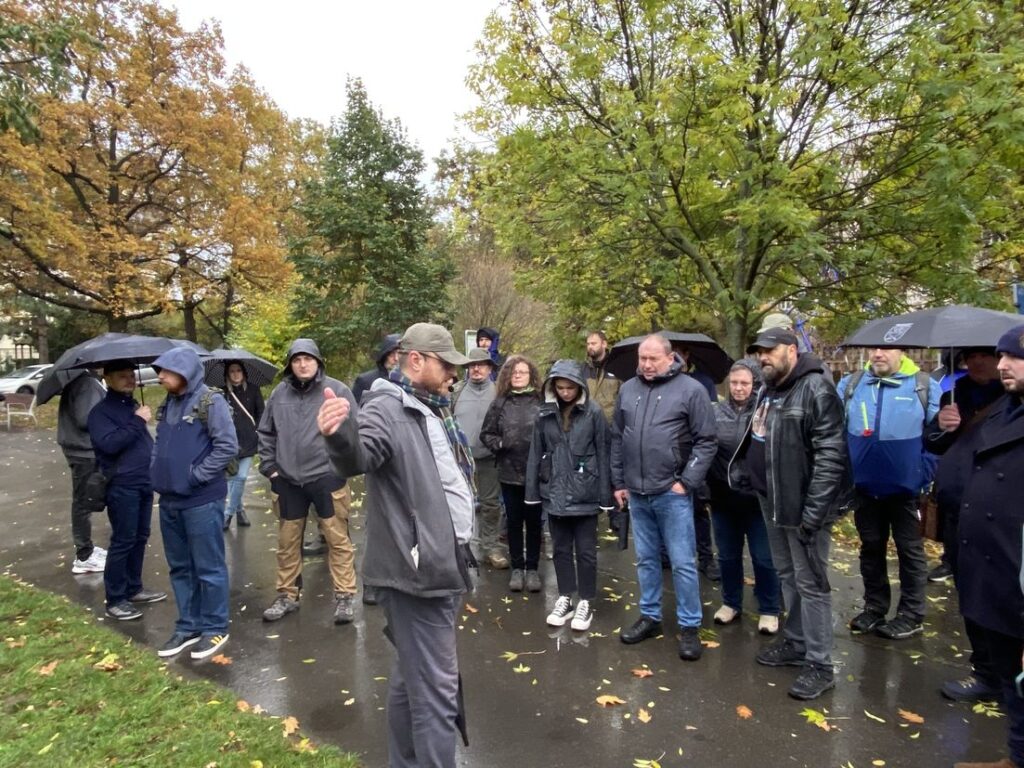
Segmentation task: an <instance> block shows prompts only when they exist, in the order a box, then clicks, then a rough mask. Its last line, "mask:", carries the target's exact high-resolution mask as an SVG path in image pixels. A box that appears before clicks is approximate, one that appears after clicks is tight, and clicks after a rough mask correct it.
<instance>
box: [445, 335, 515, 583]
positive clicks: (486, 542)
mask: <svg viewBox="0 0 1024 768" xmlns="http://www.w3.org/2000/svg"><path fill="white" fill-rule="evenodd" d="M469 359H470V361H471V362H470V364H469V366H468V369H467V377H466V379H464V380H463V381H461V382H459V383H458V384H456V385H455V392H454V393H453V394H452V411H453V413H454V414H455V418H456V419H457V420H458V422H459V426H460V427H461V428H462V431H463V432H464V433H465V434H466V439H467V440H468V441H469V449H470V451H471V452H472V454H473V464H474V467H475V468H474V471H473V480H474V482H475V484H476V502H477V525H476V535H475V536H474V537H473V543H474V545H476V546H477V547H478V548H479V550H478V551H479V552H480V557H481V558H483V557H486V558H487V562H488V563H490V566H491V567H492V568H495V569H497V570H504V569H505V568H508V555H507V554H506V553H505V552H504V550H503V548H502V546H501V542H500V541H499V538H498V537H499V534H500V533H501V530H500V525H501V502H500V501H499V500H498V499H499V496H500V491H501V484H500V483H499V482H498V466H497V464H496V463H495V461H494V454H492V453H491V451H490V449H489V448H488V447H487V446H486V445H484V444H483V443H482V442H480V428H481V427H482V426H483V423H484V416H485V415H486V414H487V409H488V408H489V407H490V405H491V403H492V402H494V391H495V390H494V381H492V379H491V372H492V371H493V370H494V368H495V362H494V360H492V359H491V356H490V354H489V353H488V351H487V350H486V349H483V348H482V347H477V348H475V349H471V350H470V351H469Z"/></svg>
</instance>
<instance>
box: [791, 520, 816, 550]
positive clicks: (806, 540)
mask: <svg viewBox="0 0 1024 768" xmlns="http://www.w3.org/2000/svg"><path fill="white" fill-rule="evenodd" d="M817 532H818V529H817V528H812V527H811V526H809V525H808V524H807V523H800V527H799V528H797V529H796V537H797V539H799V541H800V543H801V544H803V545H805V546H806V545H807V544H810V543H811V542H812V541H813V540H814V534H816V533H817Z"/></svg>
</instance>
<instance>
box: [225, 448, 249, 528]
mask: <svg viewBox="0 0 1024 768" xmlns="http://www.w3.org/2000/svg"><path fill="white" fill-rule="evenodd" d="M251 466H252V456H246V457H245V458H244V459H239V460H238V473H237V474H235V475H232V476H230V477H229V478H228V506H227V508H226V509H225V510H224V519H225V520H227V519H229V518H231V517H233V516H234V514H235V513H236V512H238V510H239V508H240V507H241V506H242V494H243V493H245V481H246V478H248V477H249V468H250V467H251Z"/></svg>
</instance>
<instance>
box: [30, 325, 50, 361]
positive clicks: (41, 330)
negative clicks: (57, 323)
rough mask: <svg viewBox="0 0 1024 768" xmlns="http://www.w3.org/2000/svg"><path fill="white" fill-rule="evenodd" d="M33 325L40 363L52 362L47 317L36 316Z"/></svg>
mask: <svg viewBox="0 0 1024 768" xmlns="http://www.w3.org/2000/svg"><path fill="white" fill-rule="evenodd" d="M32 324H33V326H35V332H36V334H35V335H36V352H38V353H39V362H40V363H48V362H50V324H49V323H47V322H46V316H45V315H35V316H34V317H33V318H32Z"/></svg>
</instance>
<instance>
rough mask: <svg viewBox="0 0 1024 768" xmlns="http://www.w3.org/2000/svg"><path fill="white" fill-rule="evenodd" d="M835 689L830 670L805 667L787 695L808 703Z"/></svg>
mask: <svg viewBox="0 0 1024 768" xmlns="http://www.w3.org/2000/svg"><path fill="white" fill-rule="evenodd" d="M835 687H836V678H835V675H834V674H833V673H832V670H831V669H822V668H821V667H807V668H805V669H804V671H803V672H801V673H800V674H799V675H797V678H796V680H794V681H793V685H791V686H790V688H789V695H790V696H792V697H793V698H794V699H799V700H800V701H810V700H811V699H816V698H818V697H819V696H821V694H823V693H825V691H830V690H832V689H833V688H835Z"/></svg>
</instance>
